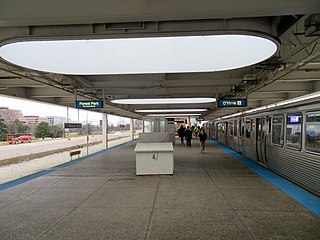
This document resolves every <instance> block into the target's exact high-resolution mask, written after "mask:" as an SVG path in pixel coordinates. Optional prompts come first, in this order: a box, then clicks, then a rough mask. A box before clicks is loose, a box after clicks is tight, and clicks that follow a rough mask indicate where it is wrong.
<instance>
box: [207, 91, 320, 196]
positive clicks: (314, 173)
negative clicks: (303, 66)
mask: <svg viewBox="0 0 320 240" xmlns="http://www.w3.org/2000/svg"><path fill="white" fill-rule="evenodd" d="M204 127H205V128H206V131H207V133H208V135H209V136H211V138H213V139H215V140H216V141H218V142H220V143H222V144H224V145H225V146H227V147H229V148H231V149H233V150H234V151H237V152H239V153H241V154H242V155H244V156H245V157H247V158H249V159H251V160H252V161H255V162H257V163H259V164H261V165H263V166H264V167H266V168H268V169H270V170H272V171H274V172H276V173H277V174H279V175H281V176H283V177H285V178H286V179H288V180H290V181H292V182H294V183H295V184H297V185H299V186H301V187H303V188H305V189H307V190H309V191H310V192H312V193H314V194H315V195H317V196H320V97H316V98H312V99H305V100H303V101H299V102H294V101H291V103H290V101H287V104H281V103H279V104H278V105H277V104H274V105H273V106H268V107H264V108H260V110H256V111H246V112H244V113H242V114H241V115H240V114H239V115H238V116H235V115H233V116H229V117H225V118H222V119H217V120H215V121H213V122H208V123H206V124H205V125H204Z"/></svg>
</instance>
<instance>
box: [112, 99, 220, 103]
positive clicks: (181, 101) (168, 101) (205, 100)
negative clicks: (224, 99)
mask: <svg viewBox="0 0 320 240" xmlns="http://www.w3.org/2000/svg"><path fill="white" fill-rule="evenodd" d="M215 101H216V99H215V98H141V99H117V100H111V102H113V103H118V104H182V103H210V102H215Z"/></svg>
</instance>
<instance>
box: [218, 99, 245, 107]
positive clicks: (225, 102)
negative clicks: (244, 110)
mask: <svg viewBox="0 0 320 240" xmlns="http://www.w3.org/2000/svg"><path fill="white" fill-rule="evenodd" d="M217 102H218V107H219V108H222V107H246V106H247V99H219V100H218V101H217Z"/></svg>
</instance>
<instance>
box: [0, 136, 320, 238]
mask: <svg viewBox="0 0 320 240" xmlns="http://www.w3.org/2000/svg"><path fill="white" fill-rule="evenodd" d="M192 144H193V146H192V147H191V148H188V147H186V146H185V145H181V144H179V143H177V144H176V145H175V173H174V175H173V176H170V175H162V176H135V154H134V151H133V149H134V147H135V143H132V144H128V145H126V146H123V147H120V148H118V149H115V150H112V151H109V152H106V153H103V154H100V155H97V156H95V157H93V158H90V159H86V160H83V161H81V162H79V163H76V164H74V165H71V166H69V167H65V168H61V169H59V170H57V171H54V172H51V173H50V174H47V175H44V176H42V177H39V178H36V179H34V180H32V181H29V182H26V183H23V184H20V185H17V186H15V187H12V188H10V189H7V190H5V191H2V192H0V239H1V240H9V239H14V240H17V239H23V240H26V239H41V240H56V239H61V240H62V239H63V240H68V239H72V240H79V239H112V240H117V239H121V240H124V239H128V240H135V239H147V240H158V239H183V240H187V239H197V240H202V239H205V240H207V239H259V240H260V239H303V240H306V239H320V220H319V218H318V217H317V216H316V215H314V214H313V213H311V212H309V211H308V210H307V209H306V208H304V207H303V206H302V205H300V204H299V203H298V202H296V201H295V200H293V199H292V198H290V197H288V196H287V195H285V194H284V193H282V192H281V191H280V190H278V189H277V188H275V187H274V186H273V185H271V184H270V183H268V182H267V181H265V180H264V179H262V178H260V177H259V176H258V175H256V174H255V173H253V172H251V170H249V169H248V168H246V167H245V166H243V165H242V164H241V163H240V162H238V160H236V159H234V158H233V157H231V156H229V155H227V154H226V153H225V152H223V151H222V150H221V149H220V148H219V147H217V146H215V145H214V144H212V143H210V142H208V143H207V152H206V154H201V153H200V152H199V146H198V143H196V142H193V143H192Z"/></svg>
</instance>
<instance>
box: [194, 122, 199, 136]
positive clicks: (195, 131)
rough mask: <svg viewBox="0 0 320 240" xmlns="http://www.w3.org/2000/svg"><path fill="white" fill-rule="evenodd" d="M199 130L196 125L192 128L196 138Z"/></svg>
mask: <svg viewBox="0 0 320 240" xmlns="http://www.w3.org/2000/svg"><path fill="white" fill-rule="evenodd" d="M199 131H200V128H199V127H198V126H197V125H196V126H195V127H194V129H193V132H194V134H195V135H196V138H198V133H199Z"/></svg>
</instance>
